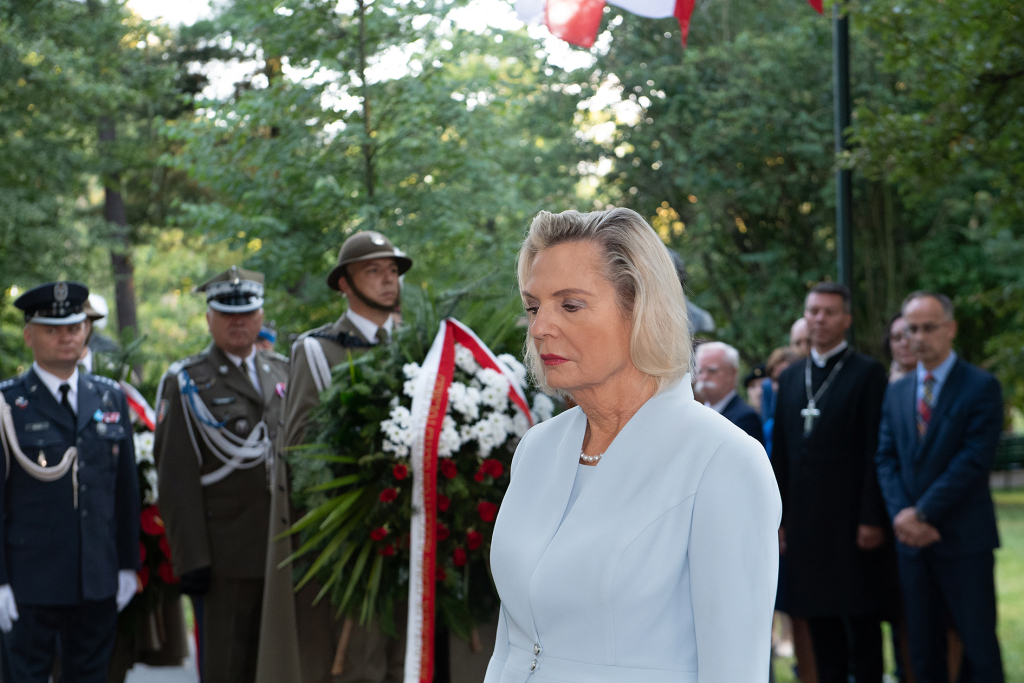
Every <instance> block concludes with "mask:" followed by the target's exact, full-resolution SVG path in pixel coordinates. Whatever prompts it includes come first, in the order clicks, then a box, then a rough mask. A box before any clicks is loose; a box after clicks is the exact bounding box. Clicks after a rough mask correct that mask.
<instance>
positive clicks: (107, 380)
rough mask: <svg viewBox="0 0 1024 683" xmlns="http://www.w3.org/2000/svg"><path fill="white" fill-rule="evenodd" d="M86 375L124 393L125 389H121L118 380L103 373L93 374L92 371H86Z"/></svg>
mask: <svg viewBox="0 0 1024 683" xmlns="http://www.w3.org/2000/svg"><path fill="white" fill-rule="evenodd" d="M86 376H87V377H88V378H89V379H91V380H93V381H95V382H98V383H99V384H106V385H107V386H109V387H112V388H114V389H117V390H118V391H120V392H122V393H124V390H123V389H121V385H120V384H119V383H118V382H116V381H114V380H112V379H110V378H109V377H105V376H103V375H93V374H91V373H86Z"/></svg>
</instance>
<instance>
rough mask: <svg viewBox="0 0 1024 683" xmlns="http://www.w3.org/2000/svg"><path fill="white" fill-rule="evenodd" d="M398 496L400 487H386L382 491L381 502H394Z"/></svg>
mask: <svg viewBox="0 0 1024 683" xmlns="http://www.w3.org/2000/svg"><path fill="white" fill-rule="evenodd" d="M395 498H398V489H384V490H383V491H381V492H380V502H382V503H393V502H394V501H395Z"/></svg>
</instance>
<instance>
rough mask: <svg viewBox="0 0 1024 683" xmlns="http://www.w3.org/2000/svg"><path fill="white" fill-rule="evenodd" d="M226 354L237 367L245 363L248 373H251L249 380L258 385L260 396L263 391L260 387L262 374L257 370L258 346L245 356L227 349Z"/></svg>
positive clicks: (255, 385)
mask: <svg viewBox="0 0 1024 683" xmlns="http://www.w3.org/2000/svg"><path fill="white" fill-rule="evenodd" d="M224 355H225V356H227V357H228V358H229V359H231V362H232V363H234V364H235V367H236V368H241V367H242V363H243V362H244V363H245V371H246V374H247V375H249V381H250V382H252V385H253V386H254V387H256V391H258V392H259V393H260V396H262V395H263V391H262V390H261V389H260V374H259V373H258V372H257V371H256V347H255V346H253V347H252V352H251V353H250V354H249V355H248V356H246V357H245V358H242V357H241V356H236V355H235V354H233V353H228V352H227V351H224Z"/></svg>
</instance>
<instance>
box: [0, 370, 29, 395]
mask: <svg viewBox="0 0 1024 683" xmlns="http://www.w3.org/2000/svg"><path fill="white" fill-rule="evenodd" d="M24 377H25V373H22V374H20V375H18V376H17V377H12V378H10V379H5V380H4V381H3V382H0V391H3V390H4V389H10V388H11V387H13V386H14V385H15V384H17V383H18V382H20V381H21V380H22V379H24Z"/></svg>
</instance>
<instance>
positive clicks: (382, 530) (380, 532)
mask: <svg viewBox="0 0 1024 683" xmlns="http://www.w3.org/2000/svg"><path fill="white" fill-rule="evenodd" d="M387 535H388V528H387V527H384V526H381V527H377V528H376V529H374V530H373V531H371V532H370V538H372V539H373V540H375V541H383V540H384V537H385V536H387Z"/></svg>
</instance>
